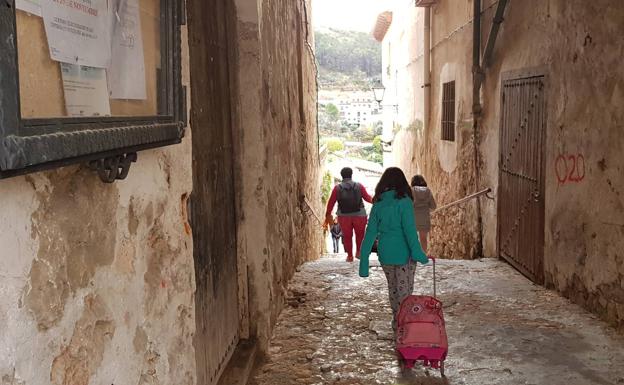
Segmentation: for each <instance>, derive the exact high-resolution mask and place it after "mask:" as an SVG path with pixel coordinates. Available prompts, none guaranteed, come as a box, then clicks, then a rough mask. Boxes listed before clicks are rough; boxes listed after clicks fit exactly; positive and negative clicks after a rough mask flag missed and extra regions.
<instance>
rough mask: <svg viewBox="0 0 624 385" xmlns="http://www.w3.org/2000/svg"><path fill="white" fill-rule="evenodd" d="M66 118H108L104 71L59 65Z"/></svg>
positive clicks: (71, 65)
mask: <svg viewBox="0 0 624 385" xmlns="http://www.w3.org/2000/svg"><path fill="white" fill-rule="evenodd" d="M61 74H62V77H63V91H64V93H65V108H66V109H67V116H110V114H111V111H110V101H109V98H108V87H107V84H106V70H105V69H103V68H95V67H87V66H81V65H76V64H68V63H61Z"/></svg>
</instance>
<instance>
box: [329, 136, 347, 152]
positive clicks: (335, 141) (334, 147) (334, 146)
mask: <svg viewBox="0 0 624 385" xmlns="http://www.w3.org/2000/svg"><path fill="white" fill-rule="evenodd" d="M325 144H327V150H328V151H329V152H330V153H332V152H336V151H342V150H344V147H345V146H344V142H343V141H342V140H340V139H339V138H328V139H326V140H325Z"/></svg>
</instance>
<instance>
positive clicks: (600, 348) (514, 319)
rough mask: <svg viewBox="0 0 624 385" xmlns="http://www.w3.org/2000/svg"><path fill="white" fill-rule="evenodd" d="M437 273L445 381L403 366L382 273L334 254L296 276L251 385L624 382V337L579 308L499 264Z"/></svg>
mask: <svg viewBox="0 0 624 385" xmlns="http://www.w3.org/2000/svg"><path fill="white" fill-rule="evenodd" d="M377 266H378V264H377ZM437 271H438V290H439V292H440V294H439V296H440V298H441V300H442V301H443V303H444V310H445V318H446V322H447V332H448V335H449V356H448V359H447V363H446V368H447V369H446V375H447V377H446V378H445V379H443V378H441V377H440V375H439V373H438V371H437V370H432V369H424V368H422V367H421V366H418V365H417V366H416V367H414V368H413V369H412V370H409V371H402V370H401V369H400V367H399V365H398V361H397V359H396V355H395V351H394V342H393V341H392V338H393V337H392V330H391V328H390V318H389V317H390V314H391V312H390V309H389V306H388V300H387V298H386V296H387V289H386V281H385V278H384V276H383V273H382V272H381V269H379V268H372V271H371V275H370V277H369V278H368V279H363V278H360V277H358V275H357V266H356V265H353V264H346V263H344V261H343V258H342V257H337V256H335V255H329V256H325V257H324V258H321V259H320V260H318V261H315V262H309V263H307V264H305V265H303V266H302V268H301V269H300V271H298V272H297V273H296V274H295V277H294V279H293V281H292V284H291V286H290V288H289V292H288V298H287V301H288V306H286V308H285V309H284V311H283V312H282V314H281V315H280V317H279V320H278V323H277V325H276V328H275V333H274V336H273V339H272V340H271V345H270V348H269V355H268V359H267V362H266V363H264V364H263V365H262V366H260V367H259V368H257V370H256V373H255V375H254V379H253V380H252V382H251V383H252V384H253V385H286V384H342V385H346V384H393V385H394V384H397V385H398V384H401V385H412V384H414V385H416V384H423V385H424V384H428V385H429V384H430V385H434V384H453V385H461V384H467V385H470V384H479V385H490V384H491V385H494V384H496V385H503V384H505V385H507V384H508V385H512V384H513V385H518V384H551V385H560V384H561V385H563V384H567V385H593V384H597V385H613V384H624V348H623V347H624V337H622V336H620V335H617V334H616V333H615V331H614V330H613V329H610V328H608V327H606V325H604V324H603V323H601V322H597V318H596V317H594V316H593V315H590V313H588V312H586V311H585V310H583V309H582V308H580V307H579V306H576V305H572V304H571V303H570V302H569V301H568V300H566V299H564V298H562V297H561V296H559V295H558V294H557V293H555V292H553V291H550V290H547V289H544V288H543V287H541V286H537V285H534V284H532V283H531V282H530V281H529V280H527V279H526V278H524V277H523V276H522V275H520V274H519V273H517V272H516V271H515V270H514V269H512V268H511V267H510V266H509V265H507V264H506V263H504V262H500V261H497V260H494V259H482V260H473V261H449V260H444V261H439V262H438V269H437ZM431 277H432V269H431V267H430V266H426V267H419V268H418V269H417V272H416V287H415V291H416V292H417V293H424V294H429V293H430V291H431V290H432V288H431Z"/></svg>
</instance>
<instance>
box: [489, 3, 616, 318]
mask: <svg viewBox="0 0 624 385" xmlns="http://www.w3.org/2000/svg"><path fill="white" fill-rule="evenodd" d="M531 3H532V4H528V3H518V2H510V4H509V9H508V10H507V13H506V15H507V16H506V18H505V23H504V26H503V28H502V29H501V35H500V36H499V42H498V43H497V50H496V53H495V56H496V57H495V59H496V60H495V61H494V62H493V66H492V68H491V69H490V70H489V71H488V80H487V81H486V85H485V88H484V91H483V94H484V103H485V105H486V112H485V115H484V123H483V127H482V131H483V143H482V146H481V152H482V154H483V161H484V165H485V170H486V173H485V175H484V183H488V184H491V185H496V182H497V180H498V174H497V173H498V170H497V164H498V158H497V157H496V154H497V152H498V135H499V134H498V119H499V115H498V114H499V111H500V106H499V103H500V96H499V95H500V93H499V92H500V90H499V85H500V82H498V81H496V79H497V77H498V74H500V73H504V72H506V71H509V70H516V69H522V68H528V67H543V69H542V70H541V71H542V72H543V73H544V74H545V75H546V76H547V90H546V93H547V110H548V119H547V128H546V148H545V156H546V165H545V183H546V185H545V187H546V197H545V199H546V214H545V218H546V220H545V259H544V263H545V275H546V284H547V285H549V286H552V287H555V288H557V289H558V290H560V291H562V292H563V293H564V294H565V295H566V296H567V297H569V298H570V299H572V300H573V301H575V302H577V303H580V304H582V305H584V306H586V307H588V308H590V309H591V310H593V311H595V312H597V313H598V314H599V315H600V316H602V317H603V318H605V319H606V320H608V321H609V322H611V323H613V324H616V325H619V327H620V328H622V327H624V253H623V252H622V250H623V249H624V238H623V237H622V235H623V234H624V220H623V219H622V218H624V197H623V196H622V192H623V191H624V176H623V174H622V170H624V155H623V151H622V150H624V137H623V135H622V127H623V125H624V109H622V107H621V106H622V105H623V103H624V67H622V65H621V58H622V57H623V55H624V45H623V44H621V41H620V42H618V40H617V39H614V36H621V35H622V34H623V33H624V24H623V23H622V20H624V4H621V3H619V2H613V1H608V0H602V1H594V2H586V1H581V0H573V1H563V0H551V1H545V2H531ZM545 36H547V37H548V38H544V37H545ZM575 166H576V167H575ZM566 174H567V177H566ZM570 174H572V175H573V177H572V178H570V177H569V175H570ZM484 219H485V223H484V224H485V232H484V234H486V237H485V252H486V254H487V255H495V252H496V250H495V246H496V243H495V242H496V241H495V237H494V236H493V235H492V234H493V233H495V226H496V214H495V207H493V205H492V204H488V205H486V206H485V207H484Z"/></svg>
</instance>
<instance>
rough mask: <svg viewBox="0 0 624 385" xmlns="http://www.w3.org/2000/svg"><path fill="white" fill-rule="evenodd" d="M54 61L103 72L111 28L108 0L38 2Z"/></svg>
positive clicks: (108, 49)
mask: <svg viewBox="0 0 624 385" xmlns="http://www.w3.org/2000/svg"><path fill="white" fill-rule="evenodd" d="M40 1H41V12H42V14H43V22H44V24H45V30H46V35H47V37H48V45H49V47H50V56H51V57H52V59H53V60H56V61H60V62H64V63H72V64H80V65H86V66H91V67H100V68H106V67H108V64H109V63H110V52H111V49H110V47H111V43H110V42H111V30H110V28H111V24H110V19H109V13H108V2H107V0H40Z"/></svg>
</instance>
